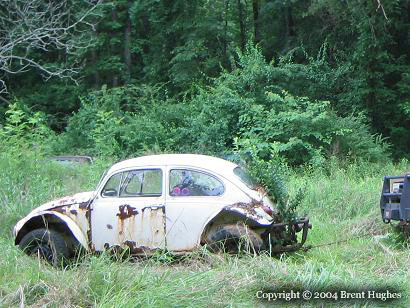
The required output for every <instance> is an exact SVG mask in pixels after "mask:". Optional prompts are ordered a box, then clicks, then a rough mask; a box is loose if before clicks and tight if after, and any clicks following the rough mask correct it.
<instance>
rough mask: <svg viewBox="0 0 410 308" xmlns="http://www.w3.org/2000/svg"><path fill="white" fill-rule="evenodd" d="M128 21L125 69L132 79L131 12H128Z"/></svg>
mask: <svg viewBox="0 0 410 308" xmlns="http://www.w3.org/2000/svg"><path fill="white" fill-rule="evenodd" d="M127 13H128V14H127V15H128V16H127V21H126V24H125V30H124V60H125V69H126V72H127V78H128V79H131V64H132V63H131V50H130V38H131V17H130V16H129V12H127Z"/></svg>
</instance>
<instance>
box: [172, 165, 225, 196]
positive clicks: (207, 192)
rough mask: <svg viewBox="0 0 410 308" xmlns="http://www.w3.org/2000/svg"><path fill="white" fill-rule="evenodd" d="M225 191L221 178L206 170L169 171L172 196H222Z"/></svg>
mask: <svg viewBox="0 0 410 308" xmlns="http://www.w3.org/2000/svg"><path fill="white" fill-rule="evenodd" d="M224 191H225V189H224V185H223V184H222V182H221V181H220V180H218V179H217V178H216V177H214V176H212V175H210V174H207V173H204V172H200V171H194V170H187V169H173V170H171V171H170V173H169V194H170V195H171V196H220V195H222V194H223V193H224Z"/></svg>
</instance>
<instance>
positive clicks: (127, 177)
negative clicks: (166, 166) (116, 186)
mask: <svg viewBox="0 0 410 308" xmlns="http://www.w3.org/2000/svg"><path fill="white" fill-rule="evenodd" d="M161 194H162V170H161V169H146V170H132V171H127V172H124V176H123V179H122V183H121V190H120V197H150V196H161Z"/></svg>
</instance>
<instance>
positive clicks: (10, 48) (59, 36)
mask: <svg viewBox="0 0 410 308" xmlns="http://www.w3.org/2000/svg"><path fill="white" fill-rule="evenodd" d="M99 3H100V0H62V1H51V0H48V1H42V0H0V93H4V92H6V91H7V87H6V80H7V78H8V77H9V76H10V75H14V74H19V73H23V72H26V71H28V70H30V69H35V70H37V71H38V72H39V73H40V74H41V75H42V76H43V77H44V78H46V79H48V78H51V77H60V78H65V77H67V78H71V79H73V80H74V79H75V78H74V77H75V75H76V73H77V72H78V67H79V65H78V63H76V61H71V63H69V61H68V58H67V55H71V54H78V53H79V52H80V51H81V50H84V49H85V48H87V47H88V46H89V45H90V44H91V42H90V40H89V39H85V37H86V36H87V35H88V34H89V31H88V29H89V28H90V27H91V28H92V27H93V20H95V17H96V16H97V13H96V7H97V6H98V5H99ZM42 53H47V55H46V56H45V57H44V56H42V57H40V56H39V55H41V54H42ZM50 55H53V56H57V57H58V61H56V62H54V63H51V61H50Z"/></svg>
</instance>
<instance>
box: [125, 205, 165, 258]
mask: <svg viewBox="0 0 410 308" xmlns="http://www.w3.org/2000/svg"><path fill="white" fill-rule="evenodd" d="M118 209H119V212H118V213H117V217H118V230H117V232H118V234H117V236H118V242H119V243H120V245H121V247H123V248H129V249H130V251H131V252H132V253H138V252H141V251H140V249H137V248H144V250H146V249H149V250H152V249H164V248H165V213H164V206H162V205H152V206H144V207H143V208H140V209H139V210H138V209H137V208H136V207H133V206H131V205H126V204H124V205H121V206H119V208H118ZM131 243H132V245H130V244H131ZM131 246H132V247H131Z"/></svg>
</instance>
